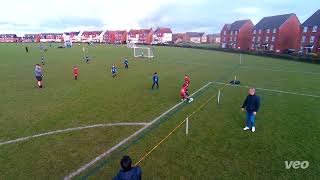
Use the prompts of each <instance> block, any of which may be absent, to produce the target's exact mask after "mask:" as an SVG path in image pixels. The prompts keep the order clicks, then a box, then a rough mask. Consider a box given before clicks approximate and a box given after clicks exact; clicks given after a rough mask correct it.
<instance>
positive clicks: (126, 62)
mask: <svg viewBox="0 0 320 180" xmlns="http://www.w3.org/2000/svg"><path fill="white" fill-rule="evenodd" d="M123 63H124V68H125V69H129V61H128V58H125V59H124V62H123Z"/></svg>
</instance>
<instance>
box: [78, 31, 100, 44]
mask: <svg viewBox="0 0 320 180" xmlns="http://www.w3.org/2000/svg"><path fill="white" fill-rule="evenodd" d="M101 33H102V31H84V32H83V33H82V35H81V41H82V42H100V34H101Z"/></svg>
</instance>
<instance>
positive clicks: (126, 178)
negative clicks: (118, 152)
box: [112, 156, 141, 180]
mask: <svg viewBox="0 0 320 180" xmlns="http://www.w3.org/2000/svg"><path fill="white" fill-rule="evenodd" d="M120 164H121V167H122V169H121V170H120V171H119V172H118V174H117V176H115V177H113V179H112V180H141V168H140V167H131V164H132V160H131V158H130V157H129V156H123V157H122V159H121V161H120Z"/></svg>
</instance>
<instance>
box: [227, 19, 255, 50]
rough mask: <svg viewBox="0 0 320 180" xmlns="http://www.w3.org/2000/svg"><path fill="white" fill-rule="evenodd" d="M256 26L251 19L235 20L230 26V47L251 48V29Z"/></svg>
mask: <svg viewBox="0 0 320 180" xmlns="http://www.w3.org/2000/svg"><path fill="white" fill-rule="evenodd" d="M253 27H254V25H253V23H252V22H251V20H249V19H248V20H239V21H235V22H233V23H232V24H231V26H230V33H229V48H233V49H241V50H249V49H250V46H251V38H252V35H251V31H252V28H253Z"/></svg>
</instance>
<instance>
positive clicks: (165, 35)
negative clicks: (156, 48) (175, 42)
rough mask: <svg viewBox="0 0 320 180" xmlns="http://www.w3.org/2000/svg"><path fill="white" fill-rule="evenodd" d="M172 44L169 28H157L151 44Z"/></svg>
mask: <svg viewBox="0 0 320 180" xmlns="http://www.w3.org/2000/svg"><path fill="white" fill-rule="evenodd" d="M170 42H172V31H171V29H170V28H159V27H158V28H157V29H156V30H155V31H154V32H153V40H152V43H153V44H164V43H170Z"/></svg>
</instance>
